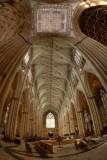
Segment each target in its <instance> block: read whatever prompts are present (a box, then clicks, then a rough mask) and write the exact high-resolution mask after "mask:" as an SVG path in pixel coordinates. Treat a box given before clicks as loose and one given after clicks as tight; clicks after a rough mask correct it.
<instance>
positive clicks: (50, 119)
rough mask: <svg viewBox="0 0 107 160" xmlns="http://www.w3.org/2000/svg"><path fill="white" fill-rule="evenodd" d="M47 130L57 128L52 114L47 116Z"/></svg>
mask: <svg viewBox="0 0 107 160" xmlns="http://www.w3.org/2000/svg"><path fill="white" fill-rule="evenodd" d="M46 128H55V117H54V115H53V114H52V113H51V112H49V113H48V115H47V116H46Z"/></svg>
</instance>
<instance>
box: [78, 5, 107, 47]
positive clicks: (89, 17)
mask: <svg viewBox="0 0 107 160" xmlns="http://www.w3.org/2000/svg"><path fill="white" fill-rule="evenodd" d="M79 23H80V27H81V30H82V32H83V33H84V34H86V35H87V36H89V37H91V38H93V39H95V40H96V41H98V42H100V43H102V44H103V45H105V46H107V6H97V7H91V8H88V9H86V10H85V11H84V12H83V13H82V15H81V17H80V19H79Z"/></svg>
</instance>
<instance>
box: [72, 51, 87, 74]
mask: <svg viewBox="0 0 107 160" xmlns="http://www.w3.org/2000/svg"><path fill="white" fill-rule="evenodd" d="M74 60H75V62H76V64H77V66H78V68H79V71H80V72H81V71H82V70H83V68H84V65H85V59H84V58H83V57H82V55H81V54H80V53H79V52H78V51H77V50H76V52H75V53H74Z"/></svg>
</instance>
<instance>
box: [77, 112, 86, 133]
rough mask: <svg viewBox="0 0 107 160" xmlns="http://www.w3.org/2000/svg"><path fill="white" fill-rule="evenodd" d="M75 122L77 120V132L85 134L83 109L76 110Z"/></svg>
mask: <svg viewBox="0 0 107 160" xmlns="http://www.w3.org/2000/svg"><path fill="white" fill-rule="evenodd" d="M77 122H78V129H79V134H80V136H84V135H85V125H84V124H85V122H84V115H83V111H78V112H77Z"/></svg>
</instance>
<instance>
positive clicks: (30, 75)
mask: <svg viewBox="0 0 107 160" xmlns="http://www.w3.org/2000/svg"><path fill="white" fill-rule="evenodd" d="M28 79H29V81H30V82H31V81H32V72H31V69H29V71H28Z"/></svg>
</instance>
